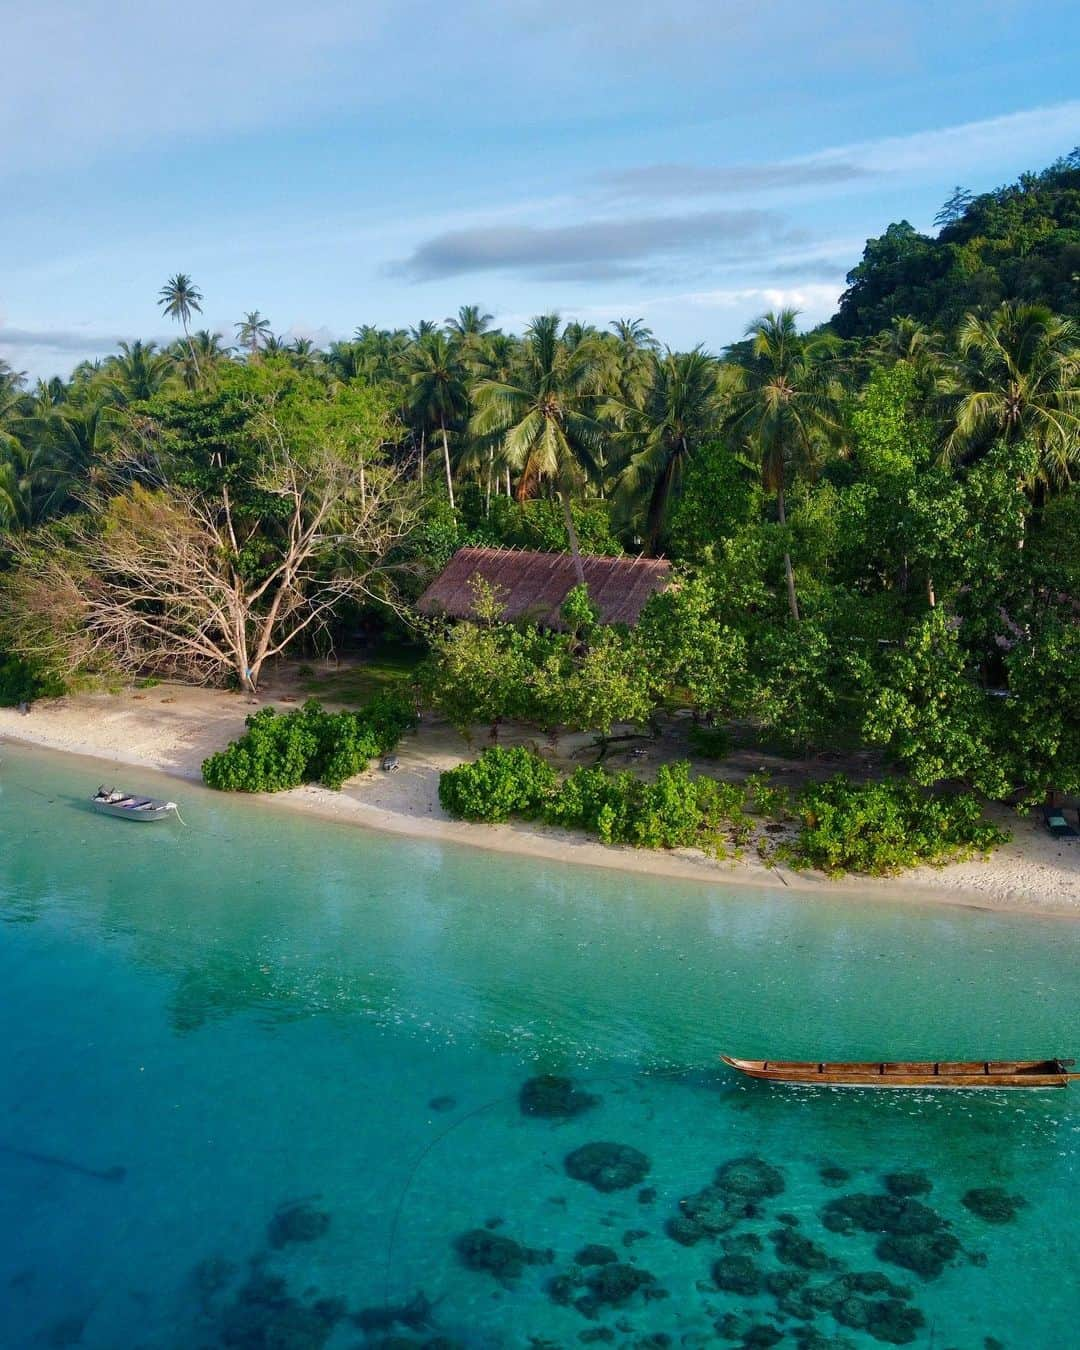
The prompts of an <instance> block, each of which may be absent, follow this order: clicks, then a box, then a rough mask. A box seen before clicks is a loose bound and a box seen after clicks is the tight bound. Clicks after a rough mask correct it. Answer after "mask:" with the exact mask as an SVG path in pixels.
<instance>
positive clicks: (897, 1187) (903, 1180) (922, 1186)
mask: <svg viewBox="0 0 1080 1350" xmlns="http://www.w3.org/2000/svg"><path fill="white" fill-rule="evenodd" d="M884 1181H885V1189H886V1190H887V1191H888V1192H889V1194H890V1195H897V1196H900V1197H901V1199H902V1198H904V1197H905V1196H909V1195H929V1194H930V1192H931V1191H932V1190H933V1188H934V1183H933V1182H932V1181H931V1180H930V1178H929V1177H928V1176H927V1175H926V1173H925V1172H890V1173H889V1174H888V1175H887V1176H886V1177H885V1178H884Z"/></svg>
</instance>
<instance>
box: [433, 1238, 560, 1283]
mask: <svg viewBox="0 0 1080 1350" xmlns="http://www.w3.org/2000/svg"><path fill="white" fill-rule="evenodd" d="M454 1250H455V1251H456V1252H457V1254H458V1256H459V1257H460V1258H461V1262H462V1264H463V1265H464V1266H466V1267H467V1268H468V1269H469V1270H476V1271H487V1272H488V1274H490V1275H493V1276H494V1277H495V1278H496V1279H497V1280H498V1281H499V1282H500V1283H503V1284H506V1283H508V1282H510V1281H513V1280H516V1279H517V1278H518V1276H519V1275H520V1274H521V1272H522V1271H523V1270H524V1268H525V1267H526V1266H534V1265H546V1264H549V1263H550V1262H551V1261H553V1260H554V1259H555V1258H554V1254H553V1253H552V1252H551V1251H539V1250H537V1249H536V1248H534V1247H526V1246H524V1245H523V1244H522V1243H520V1242H515V1241H514V1239H513V1238H508V1237H503V1236H502V1234H500V1233H492V1232H490V1231H489V1230H488V1229H486V1228H470V1229H469V1231H468V1232H466V1233H461V1234H460V1235H459V1236H458V1237H456V1238H455V1239H454Z"/></svg>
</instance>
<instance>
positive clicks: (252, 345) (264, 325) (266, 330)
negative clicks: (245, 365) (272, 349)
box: [235, 309, 273, 356]
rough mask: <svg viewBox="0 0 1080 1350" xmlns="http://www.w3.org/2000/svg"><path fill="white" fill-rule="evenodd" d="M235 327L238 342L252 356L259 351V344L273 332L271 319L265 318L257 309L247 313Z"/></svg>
mask: <svg viewBox="0 0 1080 1350" xmlns="http://www.w3.org/2000/svg"><path fill="white" fill-rule="evenodd" d="M235 328H236V340H237V342H239V344H240V345H241V347H246V348H247V349H248V351H249V352H250V353H251V355H252V356H255V354H256V353H257V352H258V350H259V344H260V343H262V342H265V341H266V339H267V338H268V337H269V336H270V334H271V333H272V332H273V329H272V328H271V327H270V320H269V319H266V318H264V317H263V316H262V315H261V314H260V313H259V311H258V310H257V309H253V310H252V311H251V312H250V313H249V314H245V315H244V317H243V319H242V320H241V322H240V323H238V324H236V325H235Z"/></svg>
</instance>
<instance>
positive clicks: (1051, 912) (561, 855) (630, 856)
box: [0, 686, 1080, 919]
mask: <svg viewBox="0 0 1080 1350" xmlns="http://www.w3.org/2000/svg"><path fill="white" fill-rule="evenodd" d="M283 697H284V698H287V699H289V701H293V700H292V699H291V696H289V695H281V694H278V696H277V697H276V698H274V697H270V696H269V695H268V696H266V697H265V698H263V699H261V700H259V702H260V703H275V704H277V703H280V702H282V699H283ZM140 703H145V704H147V705H148V706H145V707H142V706H140ZM163 704H164V705H167V706H168V708H169V711H168V712H166V711H165V709H164V708H163V707H162V706H161V705H163ZM252 706H253V705H252V703H251V702H250V701H247V700H244V699H243V698H242V697H241V696H239V695H235V694H227V693H221V692H219V691H212V690H191V689H187V688H186V687H182V686H158V687H157V688H156V689H155V690H153V691H152V692H148V693H147V694H142V695H140V694H138V693H136V692H132V691H127V692H125V693H121V694H105V695H102V694H83V695H75V696H69V697H66V698H63V699H57V700H53V701H50V702H47V703H45V702H43V703H38V704H36V705H35V706H34V709H33V711H32V712H31V714H30V715H29V716H24V715H20V714H18V713H16V712H15V711H14V710H13V709H7V708H4V709H0V738H3V739H6V740H10V741H13V742H16V743H19V744H21V745H25V746H28V747H31V748H36V749H41V750H46V751H52V752H59V753H62V754H70V755H80V756H84V757H86V758H89V759H94V760H97V761H99V762H105V763H110V764H122V765H125V766H128V767H131V768H135V769H145V770H150V771H153V772H157V773H163V774H165V775H167V776H169V777H172V778H176V779H180V780H183V781H186V782H197V783H199V784H200V785H201V782H202V777H201V772H200V768H201V763H202V760H203V758H205V756H206V755H207V754H209V753H211V752H212V751H213V750H216V749H219V748H221V747H222V746H223V745H225V744H226V743H227V742H228V741H229V740H231V739H233V738H234V737H235V736H237V735H239V734H240V732H241V731H242V730H243V721H244V717H245V715H246V714H247V713H248V712H250V711H251V710H252ZM475 751H476V746H473V747H469V746H467V745H465V743H464V742H462V741H461V739H460V738H459V737H457V736H456V735H455V734H454V733H453V732H451V731H450V730H449V729H448V728H439V727H432V726H430V725H428V726H425V727H424V728H423V729H422V730H421V731H420V732H418V733H417V734H415V735H411V736H409V737H407V738H406V740H405V741H403V742H402V745H401V747H400V748H399V756H400V759H401V770H400V771H399V772H398V773H395V774H393V775H385V774H381V773H379V771H378V770H377V769H375V770H369V771H368V772H367V773H366V774H364V775H362V776H361V777H359V778H357V779H354V780H352V781H350V782H349V783H348V784H346V786H345V787H344V788H343V789H342V790H341V791H340V792H332V791H331V790H330V789H327V788H321V787H318V786H314V785H309V786H305V787H301V788H295V789H293V790H291V791H289V792H284V793H275V794H252V795H251V796H250V797H248V798H247V799H248V800H250V801H254V802H258V803H259V804H260V805H263V804H265V805H268V806H271V807H275V808H278V809H286V810H294V811H296V810H299V811H306V812H308V813H309V814H313V815H318V816H320V817H322V818H323V819H329V820H333V821H336V822H338V823H340V824H347V825H353V826H357V825H358V826H360V827H362V828H366V829H372V830H378V831H380V832H381V833H384V834H397V835H404V836H409V837H413V838H420V839H428V840H432V841H435V842H440V843H447V844H463V845H466V846H468V847H471V848H479V849H484V850H486V851H488V852H495V853H513V854H516V855H518V856H525V857H534V858H538V859H544V860H547V861H554V862H562V863H569V864H575V865H579V866H588V867H604V868H607V869H609V870H615V871H620V872H624V873H634V874H638V875H642V874H645V875H650V876H661V877H672V878H677V879H680V880H688V881H695V882H698V883H705V884H708V885H714V886H720V887H726V886H739V887H753V888H754V889H768V890H772V891H774V892H781V891H786V892H790V893H791V894H792V895H793V896H794V895H799V896H802V897H807V898H812V897H814V896H825V897H829V898H832V899H841V898H843V897H844V896H845V895H850V896H852V898H854V897H855V896H858V898H859V899H862V900H866V899H871V900H878V901H883V902H892V903H917V904H923V905H925V904H932V905H942V904H945V905H951V906H961V907H964V908H975V909H981V910H987V911H992V912H1006V913H1010V912H1011V913H1021V914H1026V915H1028V916H1031V917H1036V916H1037V917H1040V918H1042V917H1046V918H1073V919H1076V918H1080V840H1075V841H1067V842H1066V843H1065V844H1062V843H1060V842H1059V841H1055V840H1053V839H1051V838H1050V836H1049V835H1046V836H1045V838H1044V837H1042V836H1041V835H1040V834H1039V833H1038V832H1037V826H1036V825H1035V823H1034V822H1033V821H1032V820H1031V819H1030V818H1029V819H1028V820H1027V821H1024V820H1022V819H1020V818H1019V817H1016V818H1014V820H1013V821H1010V822H1009V823H1010V824H1011V825H1012V828H1013V830H1014V836H1015V837H1014V840H1013V842H1012V843H1011V844H1008V845H1005V846H1004V847H1003V848H1002V849H999V850H998V851H997V852H996V853H995V854H994V855H992V857H991V858H990V859H989V860H988V861H986V862H982V861H970V862H962V863H952V864H949V865H947V866H946V867H943V868H940V869H934V868H928V867H922V868H917V869H914V870H913V871H911V872H908V873H905V874H904V875H902V876H899V877H886V878H879V877H863V876H844V877H835V878H834V877H828V876H825V875H824V874H823V873H816V872H809V871H803V872H794V871H791V870H790V869H788V868H786V867H785V868H778V867H769V866H767V865H766V864H765V863H763V862H762V861H761V860H760V859H759V858H758V857H757V856H756V854H747V855H745V856H744V857H742V858H741V859H726V860H721V861H717V860H715V859H712V858H710V857H708V856H707V855H706V854H704V853H700V852H698V851H697V850H693V849H679V850H675V851H671V852H667V851H661V850H646V849H632V848H630V847H629V846H622V845H617V846H610V845H605V844H601V843H599V842H597V841H595V840H591V839H589V838H587V837H585V836H579V835H575V834H571V833H569V832H565V831H561V830H557V829H555V828H552V827H547V826H538V825H534V824H531V823H525V822H514V823H510V824H506V825H480V824H474V823H472V822H468V821H457V820H453V819H451V818H450V817H448V816H446V815H445V814H444V813H443V811H442V809H441V807H440V806H439V805H438V798H437V790H438V775H439V772H440V771H441V770H442V769H444V768H446V767H448V766H449V765H450V764H453V763H457V762H460V761H461V760H462V759H465V758H467V757H469V756H470V755H472V754H474V753H475ZM1070 844H1071V845H1072V846H1073V847H1069V845H1070ZM1055 854H1059V855H1060V858H1059V857H1055V856H1054V855H1055Z"/></svg>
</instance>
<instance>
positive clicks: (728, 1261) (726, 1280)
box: [712, 1256, 762, 1298]
mask: <svg viewBox="0 0 1080 1350" xmlns="http://www.w3.org/2000/svg"><path fill="white" fill-rule="evenodd" d="M712 1277H713V1283H714V1284H715V1285H716V1287H717V1289H722V1290H723V1291H724V1292H725V1293H727V1294H742V1295H743V1296H744V1297H746V1298H749V1297H750V1296H752V1295H753V1294H760V1293H761V1284H762V1276H761V1271H760V1270H758V1268H757V1266H755V1265H754V1263H753V1261H751V1259H750V1258H749V1257H748V1256H721V1257H720V1259H719V1260H718V1261H715V1262H714V1263H713V1268H712Z"/></svg>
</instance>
